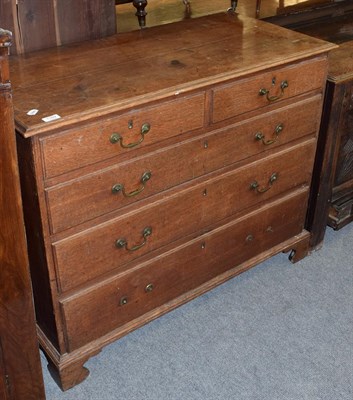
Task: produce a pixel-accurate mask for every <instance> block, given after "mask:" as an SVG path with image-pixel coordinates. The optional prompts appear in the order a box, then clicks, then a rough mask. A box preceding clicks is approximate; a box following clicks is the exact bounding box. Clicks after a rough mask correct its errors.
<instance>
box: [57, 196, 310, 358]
mask: <svg viewBox="0 0 353 400" xmlns="http://www.w3.org/2000/svg"><path fill="white" fill-rule="evenodd" d="M306 202H307V192H306V191H304V190H300V191H298V192H296V193H295V194H293V195H291V196H288V197H287V198H286V199H285V200H281V201H276V202H273V203H272V204H270V205H267V206H264V207H262V208H261V209H260V210H258V211H255V212H253V213H251V214H249V215H248V216H246V217H243V218H240V219H238V220H236V221H233V222H231V223H229V224H227V225H225V226H222V227H220V228H219V229H216V230H214V231H212V232H210V233H207V234H205V235H203V236H200V237H199V238H197V239H194V240H192V241H190V242H188V243H186V244H185V245H183V246H180V247H178V248H176V249H174V250H172V251H170V252H168V253H166V254H163V255H162V256H160V257H157V258H156V259H153V260H151V261H149V262H147V263H144V264H142V265H140V266H138V267H136V268H134V269H133V270H131V271H128V272H126V273H123V274H120V275H118V276H116V277H113V278H110V279H108V280H106V281H104V282H102V283H100V284H98V285H96V286H94V287H92V288H90V289H88V290H86V291H84V292H78V293H76V294H74V295H72V296H69V297H68V298H66V299H64V300H62V301H61V307H62V311H63V315H64V319H65V325H66V334H67V339H68V346H69V351H73V350H75V349H77V348H79V347H80V346H83V345H85V344H87V343H89V342H90V341H92V340H94V339H97V338H99V337H101V336H103V335H104V334H107V333H109V332H110V331H112V330H114V329H116V328H118V327H120V326H122V325H124V324H126V323H130V322H131V321H133V320H134V319H135V318H137V317H139V316H142V315H144V314H145V313H147V312H149V311H151V310H153V309H155V308H157V307H158V306H162V305H164V304H165V303H167V302H168V301H170V300H172V299H175V298H177V297H178V296H181V295H182V294H184V293H186V292H188V291H190V290H192V289H194V288H196V287H198V286H200V285H201V284H203V283H205V282H207V281H208V280H210V279H212V278H214V277H216V276H218V275H219V274H222V273H223V272H225V271H227V270H229V269H231V268H234V267H236V266H237V265H239V264H241V263H242V262H245V261H246V260H248V259H250V258H252V257H255V256H256V255H258V254H260V253H261V252H263V251H266V250H268V249H270V248H271V247H273V246H275V245H278V244H280V243H281V242H284V241H285V240H287V239H290V238H291V237H293V236H294V235H296V234H299V233H300V232H301V231H302V229H303V221H304V219H305V213H306ZM293 210H294V211H293Z"/></svg>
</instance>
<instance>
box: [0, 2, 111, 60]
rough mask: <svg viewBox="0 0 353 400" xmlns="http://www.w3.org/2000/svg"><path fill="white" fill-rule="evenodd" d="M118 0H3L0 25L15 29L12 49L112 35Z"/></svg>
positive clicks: (29, 48)
mask: <svg viewBox="0 0 353 400" xmlns="http://www.w3.org/2000/svg"><path fill="white" fill-rule="evenodd" d="M115 19H116V16H115V1H114V0H75V1H71V0H60V1H57V0H18V1H16V0H0V25H1V26H3V27H5V28H7V29H10V30H12V31H13V33H14V37H15V43H16V46H15V47H14V48H13V49H12V53H29V52H31V51H34V50H39V49H45V48H48V47H55V46H60V45H62V44H66V43H72V42H79V41H82V40H89V39H95V38H101V37H105V36H108V35H112V34H114V33H115V31H116V22H115Z"/></svg>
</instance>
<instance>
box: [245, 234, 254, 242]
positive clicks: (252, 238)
mask: <svg viewBox="0 0 353 400" xmlns="http://www.w3.org/2000/svg"><path fill="white" fill-rule="evenodd" d="M245 240H246V241H247V242H252V241H253V240H254V236H253V235H252V234H250V235H248V236H247V237H246V239H245Z"/></svg>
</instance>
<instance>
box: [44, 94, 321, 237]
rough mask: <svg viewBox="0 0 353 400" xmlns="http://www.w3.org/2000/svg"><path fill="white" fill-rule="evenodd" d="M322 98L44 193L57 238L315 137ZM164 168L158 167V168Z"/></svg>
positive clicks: (253, 119)
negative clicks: (190, 182)
mask: <svg viewBox="0 0 353 400" xmlns="http://www.w3.org/2000/svg"><path fill="white" fill-rule="evenodd" d="M320 105H321V96H320V95H317V96H314V97H312V98H309V99H307V100H305V101H302V102H300V103H295V104H291V105H289V106H286V107H283V108H280V109H278V110H275V111H272V112H270V113H267V114H265V115H261V116H260V117H256V118H252V119H251V120H247V121H245V122H241V123H239V124H236V125H233V126H230V127H228V128H226V129H222V130H217V131H214V132H211V133H208V134H206V135H202V136H198V137H195V138H192V139H189V140H186V141H184V142H182V143H179V144H178V145H176V146H170V147H166V148H163V149H162V150H160V151H156V152H153V153H149V154H147V155H146V156H143V157H139V158H134V159H132V160H130V161H128V162H125V163H120V164H117V165H113V166H112V167H110V168H107V169H105V170H102V171H98V172H95V173H92V174H89V175H86V176H83V177H82V178H80V179H76V180H73V181H70V182H66V183H64V184H60V185H57V186H54V187H51V188H48V189H46V196H47V203H48V205H49V214H50V226H51V231H52V232H53V233H57V232H60V231H63V230H65V229H68V228H70V227H73V226H76V225H78V224H80V223H83V222H86V221H90V220H92V219H93V218H96V217H98V216H101V215H103V214H105V213H109V212H112V211H114V210H118V209H120V208H122V207H124V206H126V205H128V204H131V203H133V202H136V201H138V200H140V199H143V198H146V197H149V196H151V195H153V194H156V193H158V192H161V191H163V190H166V189H168V188H171V187H173V186H176V185H178V184H180V183H183V182H186V181H188V180H191V179H193V178H195V177H198V176H201V175H203V174H207V173H209V172H212V171H214V170H217V169H219V168H222V167H225V166H227V165H230V164H232V163H235V162H237V161H240V160H242V159H245V158H248V157H251V156H253V155H255V154H258V153H261V152H265V151H269V150H271V149H272V148H275V147H277V146H279V145H283V144H285V143H288V142H290V141H292V140H295V139H298V138H300V137H303V136H305V135H308V134H312V133H315V132H316V130H317V127H318V123H319V115H320ZM161 166H163V167H161Z"/></svg>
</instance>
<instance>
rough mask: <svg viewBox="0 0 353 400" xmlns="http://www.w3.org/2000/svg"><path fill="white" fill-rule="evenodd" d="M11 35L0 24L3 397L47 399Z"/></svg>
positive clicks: (0, 371)
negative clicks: (15, 110)
mask: <svg viewBox="0 0 353 400" xmlns="http://www.w3.org/2000/svg"><path fill="white" fill-rule="evenodd" d="M11 38H12V35H11V33H10V32H9V31H5V30H3V29H0V121H1V123H0V200H1V202H0V225H1V228H0V398H1V399H4V400H19V399H26V400H42V399H45V395H44V386H43V377H42V370H41V365H40V358H39V347H38V342H37V336H36V329H35V321H34V308H33V299H32V291H31V282H30V276H29V266H28V256H27V247H26V238H25V230H24V222H23V215H22V201H21V194H20V183H19V172H18V165H17V152H16V140H15V128H14V116H13V107H12V94H11V83H10V80H9V65H8V48H9V46H10V45H11Z"/></svg>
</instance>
